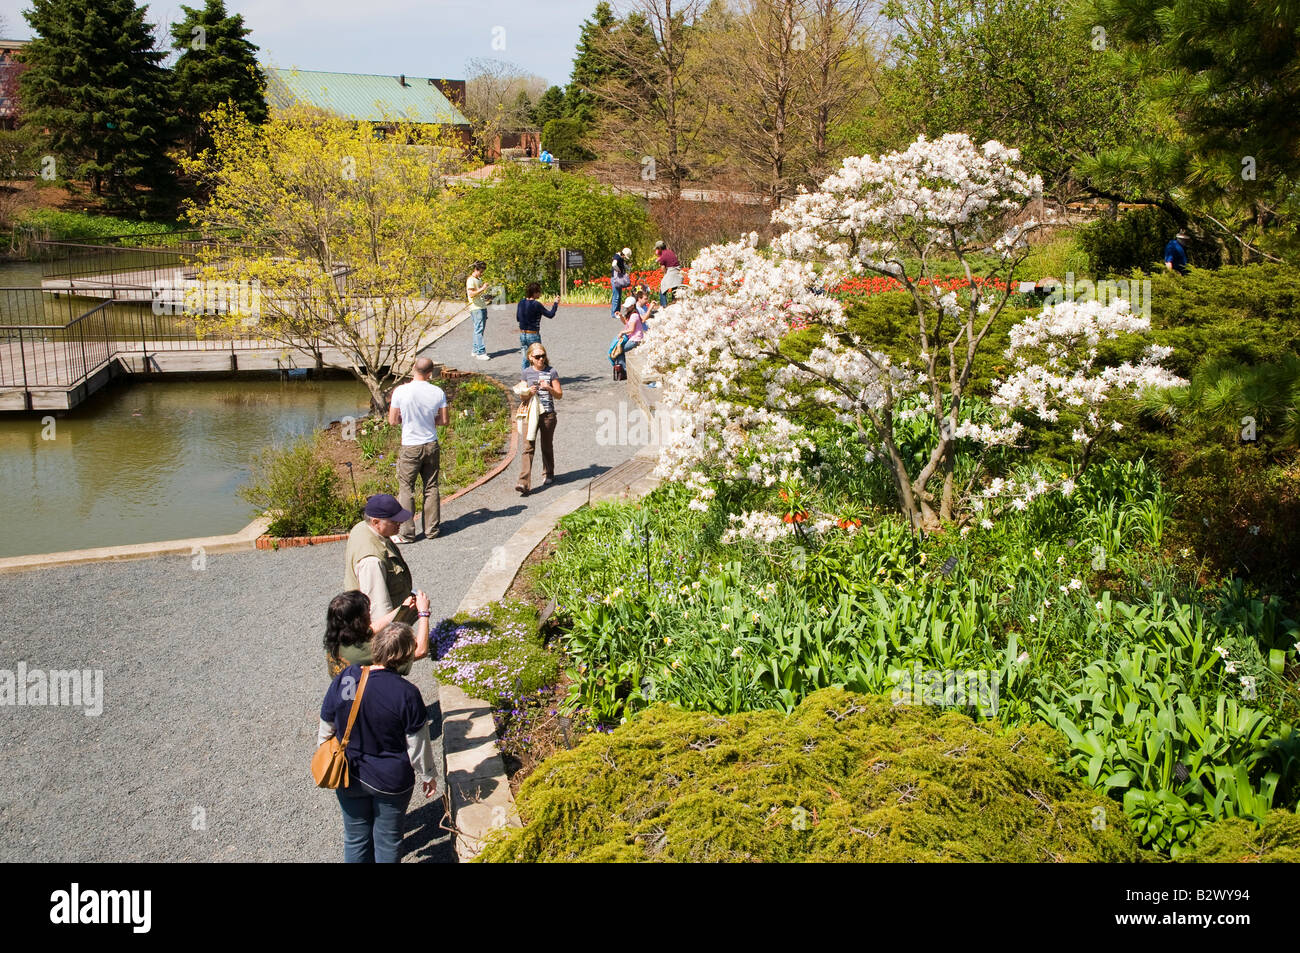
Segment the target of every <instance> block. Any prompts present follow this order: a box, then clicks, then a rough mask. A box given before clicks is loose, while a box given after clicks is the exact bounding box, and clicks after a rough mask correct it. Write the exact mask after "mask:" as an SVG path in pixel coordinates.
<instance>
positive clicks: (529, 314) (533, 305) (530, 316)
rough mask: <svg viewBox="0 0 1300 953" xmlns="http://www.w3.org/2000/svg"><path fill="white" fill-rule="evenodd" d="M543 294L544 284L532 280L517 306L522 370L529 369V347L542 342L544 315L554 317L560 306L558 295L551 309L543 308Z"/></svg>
mask: <svg viewBox="0 0 1300 953" xmlns="http://www.w3.org/2000/svg"><path fill="white" fill-rule="evenodd" d="M541 296H542V286H541V285H540V284H538V283H537V282H536V281H534V282H531V283H530V284H529V285H528V290H527V291H526V292H525V293H524V298H523V300H522V301H520V302H519V305H518V307H516V308H515V320H516V321H518V322H519V349H520V357H521V361H520V364H521V365H522V366H521V367H520V368H519V369H520V371H526V370H528V349H529V348H530V347H532V346H533V345H534V344H540V343H542V315H546V316H547V317H548V318H553V317H555V312H556V310H557V309H558V308H559V307H560V298H559V296H558V295H557V296H556V298H555V303H554V304H553V305H551V307H550V310H547V309H546V308H543V307H542V303H541V302H540V301H538V300H537V299H538V298H540V297H541Z"/></svg>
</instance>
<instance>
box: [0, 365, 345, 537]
mask: <svg viewBox="0 0 1300 953" xmlns="http://www.w3.org/2000/svg"><path fill="white" fill-rule="evenodd" d="M368 404H369V398H368V395H367V392H366V389H365V388H364V387H363V386H362V385H360V384H358V383H356V382H353V381H288V382H279V381H262V380H228V381H199V382H196V381H182V380H175V381H168V382H162V383H154V382H149V383H131V384H120V383H119V384H116V385H112V386H110V387H108V388H106V389H105V390H103V391H100V392H99V393H98V394H96V395H94V396H93V397H91V398H90V400H88V401H87V402H86V403H85V404H83V405H82V406H80V407H78V408H77V409H76V410H74V411H71V412H69V413H67V414H65V415H63V416H60V417H57V418H55V420H54V426H53V428H50V427H48V426H47V425H45V424H42V417H40V416H38V415H22V416H17V415H8V414H6V415H0V500H3V501H4V506H5V510H6V512H5V513H4V515H3V516H0V556H18V555H26V554H29V553H48V552H58V551H61V550H66V549H87V548H90V547H93V546H117V545H121V544H124V543H143V542H155V541H157V540H165V539H179V538H184V537H189V536H217V535H221V534H225V533H233V532H237V531H238V530H240V529H242V528H243V527H244V526H246V525H247V524H248V522H249V521H250V520H251V519H252V518H253V516H254V514H253V513H252V510H251V507H250V506H249V505H248V504H247V503H245V502H244V501H243V500H241V499H240V498H239V496H238V492H237V491H238V489H239V487H240V485H241V484H243V483H244V482H245V480H246V479H247V477H248V475H249V473H250V470H251V463H252V460H253V458H254V457H255V456H256V454H257V453H258V452H259V451H261V450H262V449H263V448H265V447H268V446H271V445H274V444H281V443H284V442H286V441H288V440H290V439H292V438H293V437H294V436H296V435H299V434H306V433H310V432H311V431H313V430H316V429H318V428H320V427H323V426H324V425H326V424H328V423H329V422H330V421H332V420H338V419H340V418H341V417H344V416H346V415H348V414H351V415H354V416H357V415H360V414H363V413H365V410H366V408H367V406H368ZM47 436H52V437H53V439H45V437H47Z"/></svg>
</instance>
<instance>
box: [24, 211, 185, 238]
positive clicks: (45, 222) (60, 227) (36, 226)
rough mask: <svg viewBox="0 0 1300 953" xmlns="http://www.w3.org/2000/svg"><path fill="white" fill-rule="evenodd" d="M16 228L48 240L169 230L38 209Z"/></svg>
mask: <svg viewBox="0 0 1300 953" xmlns="http://www.w3.org/2000/svg"><path fill="white" fill-rule="evenodd" d="M18 224H19V225H20V226H22V227H24V228H27V229H30V230H31V231H33V232H39V233H40V234H41V235H43V236H44V235H48V236H49V237H50V239H51V240H54V241H60V240H65V239H88V240H91V241H93V240H94V239H97V238H110V237H116V236H119V235H163V234H166V233H167V232H168V231H170V230H171V227H172V226H171V223H168V222H140V221H136V220H134V219H129V218H115V217H114V216H112V215H95V214H92V213H90V212H64V211H60V210H58V209H52V208H37V209H31V210H30V211H27V212H24V213H22V215H20V216H19V218H18Z"/></svg>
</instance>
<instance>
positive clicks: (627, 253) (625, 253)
mask: <svg viewBox="0 0 1300 953" xmlns="http://www.w3.org/2000/svg"><path fill="white" fill-rule="evenodd" d="M622 255H623V257H624V258H631V257H632V249H630V248H624V249H623V252H622Z"/></svg>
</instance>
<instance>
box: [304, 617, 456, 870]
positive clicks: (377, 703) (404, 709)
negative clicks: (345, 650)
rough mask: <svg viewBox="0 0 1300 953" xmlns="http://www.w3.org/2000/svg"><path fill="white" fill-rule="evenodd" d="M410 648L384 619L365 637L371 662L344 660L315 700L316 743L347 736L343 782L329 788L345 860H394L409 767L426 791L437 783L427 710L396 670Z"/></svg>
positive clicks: (410, 784) (405, 635) (396, 625)
mask: <svg viewBox="0 0 1300 953" xmlns="http://www.w3.org/2000/svg"><path fill="white" fill-rule="evenodd" d="M415 651H416V643H415V635H414V634H413V633H412V632H411V627H410V626H409V625H405V624H403V623H401V622H393V623H390V624H388V625H386V626H385V627H384V628H383V629H382V630H381V631H379V632H378V633H376V634H375V637H374V639H373V640H372V641H371V652H372V655H373V658H374V664H372V665H368V666H362V665H349V666H348V667H347V668H345V669H344V670H343V671H341V672H340V673H339V674H338V675H337V676H335V678H334V680H333V681H332V682H330V687H329V690H328V691H326V692H325V700H324V701H322V702H321V707H320V730H319V731H318V732H317V739H318V743H319V744H324V743H325V742H326V741H328V740H329V739H330V738H333V737H339V738H343V737H347V739H348V747H347V751H346V752H345V755H346V757H347V760H348V784H347V786H345V787H339V788H337V789H336V792H335V793H336V794H337V795H338V799H339V807H340V808H341V809H342V812H343V859H344V860H345V861H346V862H347V863H350V864H357V863H363V864H364V863H380V864H395V863H397V862H398V861H399V860H400V859H401V856H402V836H403V835H404V834H405V832H406V831H405V828H406V809H407V807H408V806H409V805H410V803H411V795H412V794H414V793H415V775H416V773H417V772H418V773H419V775H420V781H421V785H422V788H423V791H424V796H425V797H426V798H428V797H432V796H433V792H434V788H435V787H436V780H435V777H436V776H435V763H434V754H433V742H432V739H431V738H430V736H429V710H428V708H427V707H426V706H425V704H424V699H423V697H421V695H420V690H419V689H418V688H416V687H415V686H414V685H412V684H411V683H410V682H408V681H407V680H406V679H404V678H402V676H401V675H398V674H397V669H399V668H401V667H402V666H404V665H409V664H410V662H411V661H412V660H413V659H414V658H415ZM354 704H355V707H356V709H357V714H356V721H355V722H354V723H353V725H352V731H351V733H349V732H348V719H349V717H350V715H351V713H352V708H353V706H354Z"/></svg>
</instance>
